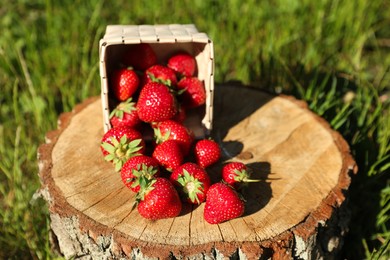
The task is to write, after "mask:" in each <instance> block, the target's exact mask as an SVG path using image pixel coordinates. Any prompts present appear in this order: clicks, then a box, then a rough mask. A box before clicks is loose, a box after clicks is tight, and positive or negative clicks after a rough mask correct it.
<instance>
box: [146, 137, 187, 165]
mask: <svg viewBox="0 0 390 260" xmlns="http://www.w3.org/2000/svg"><path fill="white" fill-rule="evenodd" d="M152 157H153V158H155V159H156V160H157V161H158V162H159V164H160V166H162V167H164V168H165V169H167V170H168V171H173V170H175V169H176V168H177V167H179V166H180V165H181V164H182V162H183V153H182V151H181V148H180V145H179V143H178V142H177V141H175V140H167V141H165V142H163V143H161V144H158V145H157V146H156V147H155V148H154V151H153V154H152Z"/></svg>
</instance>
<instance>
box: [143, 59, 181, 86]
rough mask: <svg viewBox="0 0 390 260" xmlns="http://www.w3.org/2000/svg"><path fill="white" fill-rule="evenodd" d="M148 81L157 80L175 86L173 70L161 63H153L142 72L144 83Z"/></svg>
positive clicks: (175, 79)
mask: <svg viewBox="0 0 390 260" xmlns="http://www.w3.org/2000/svg"><path fill="white" fill-rule="evenodd" d="M150 82H157V83H162V84H164V85H166V86H168V87H175V86H176V84H177V78H176V74H175V71H174V70H172V69H171V68H168V67H166V66H163V65H159V64H157V65H154V66H152V67H150V68H148V69H147V70H146V71H145V74H144V84H147V83H150Z"/></svg>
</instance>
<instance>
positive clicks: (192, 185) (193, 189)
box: [170, 162, 211, 204]
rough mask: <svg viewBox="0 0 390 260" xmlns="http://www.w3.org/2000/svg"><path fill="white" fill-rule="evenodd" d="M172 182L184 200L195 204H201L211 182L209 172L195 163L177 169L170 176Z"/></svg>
mask: <svg viewBox="0 0 390 260" xmlns="http://www.w3.org/2000/svg"><path fill="white" fill-rule="evenodd" d="M170 180H171V182H172V183H173V184H174V185H175V186H176V187H178V188H179V190H180V191H181V193H180V192H179V193H180V194H182V195H183V198H184V199H185V200H186V201H187V202H189V203H193V204H201V203H202V202H204V201H205V199H206V193H207V191H208V189H209V187H210V184H211V181H210V178H209V176H208V174H207V172H206V171H205V170H204V169H203V168H201V167H199V166H198V165H197V164H195V163H191V162H188V163H185V164H183V165H181V166H179V167H177V168H176V169H175V170H174V171H173V172H172V174H171V176H170Z"/></svg>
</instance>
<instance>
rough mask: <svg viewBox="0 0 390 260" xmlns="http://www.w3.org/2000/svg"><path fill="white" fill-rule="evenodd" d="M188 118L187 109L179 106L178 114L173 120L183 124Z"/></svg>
mask: <svg viewBox="0 0 390 260" xmlns="http://www.w3.org/2000/svg"><path fill="white" fill-rule="evenodd" d="M186 118H187V112H186V110H185V108H184V107H183V106H180V105H179V106H178V108H177V113H176V115H174V116H173V117H172V120H174V121H176V122H179V123H181V124H182V123H183V122H184V121H185V120H186Z"/></svg>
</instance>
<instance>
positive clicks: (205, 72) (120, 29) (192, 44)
mask: <svg viewBox="0 0 390 260" xmlns="http://www.w3.org/2000/svg"><path fill="white" fill-rule="evenodd" d="M140 43H148V44H150V45H151V47H152V48H153V50H154V51H155V53H156V55H157V59H158V62H159V63H163V62H165V61H166V60H167V59H168V58H169V57H170V55H172V54H174V53H175V52H178V51H186V52H188V53H189V54H191V55H193V56H194V57H195V59H196V63H197V71H198V72H197V77H198V78H199V79H200V80H201V81H203V82H204V86H205V89H206V96H207V97H206V103H205V106H204V108H202V109H200V110H197V112H196V113H195V114H190V115H188V120H186V122H185V124H187V126H188V127H190V128H191V129H192V130H193V131H194V133H195V135H196V136H197V137H202V136H204V135H207V134H208V133H209V132H210V130H211V129H212V119H213V92H214V49H213V42H212V41H211V39H210V38H209V37H208V36H207V35H206V34H205V33H201V32H198V30H197V28H196V27H195V25H193V24H183V25H182V24H169V25H108V26H107V28H106V32H105V35H104V37H103V38H102V39H101V40H100V43H99V56H100V77H101V101H102V107H103V123H104V131H105V132H106V131H108V130H109V129H110V128H111V124H110V119H109V115H110V109H112V106H110V105H111V104H110V98H109V81H108V75H110V73H111V71H112V69H113V67H115V66H114V65H115V63H117V62H118V61H119V58H120V57H121V55H122V54H123V52H124V51H125V50H126V45H129V44H140ZM127 47H128V46H127Z"/></svg>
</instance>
